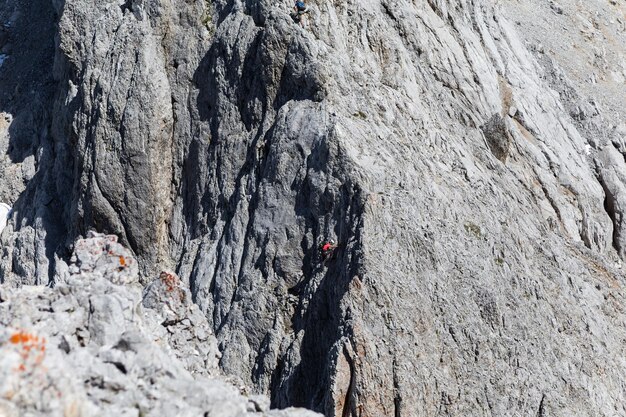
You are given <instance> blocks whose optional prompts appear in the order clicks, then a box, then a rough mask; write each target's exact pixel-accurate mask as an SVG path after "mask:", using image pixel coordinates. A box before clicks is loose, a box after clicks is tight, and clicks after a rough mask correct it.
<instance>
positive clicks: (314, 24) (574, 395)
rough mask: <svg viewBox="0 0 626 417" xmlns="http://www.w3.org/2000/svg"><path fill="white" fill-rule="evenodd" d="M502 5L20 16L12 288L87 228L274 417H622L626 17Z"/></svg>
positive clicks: (13, 116)
mask: <svg viewBox="0 0 626 417" xmlns="http://www.w3.org/2000/svg"><path fill="white" fill-rule="evenodd" d="M496 3H498V4H497V6H494V4H492V2H490V1H488V0H484V1H473V2H467V1H461V2H458V1H448V0H436V1H435V0H418V1H415V2H393V1H388V0H365V1H360V2H356V3H351V2H348V3H336V2H329V1H326V0H320V1H316V2H314V3H313V2H312V3H311V4H310V9H311V10H310V14H309V18H308V23H307V28H306V29H303V28H301V27H300V26H298V25H296V24H294V23H293V21H292V20H291V18H290V16H289V12H290V8H291V6H292V5H291V4H290V3H289V2H279V3H275V2H270V1H266V0H260V1H252V0H248V1H240V0H232V1H226V0H217V1H215V2H205V1H204V0H198V1H195V0H192V1H182V0H153V1H140V0H129V1H125V2H109V1H95V0H66V1H60V0H56V1H53V2H52V5H50V4H49V3H48V2H46V1H44V0H34V1H32V2H28V3H27V4H25V3H24V2H18V1H16V0H8V1H7V2H6V3H5V5H4V6H0V8H1V13H0V18H1V19H5V21H10V22H12V23H11V24H10V25H9V27H8V29H7V31H6V32H7V35H5V38H6V39H8V40H5V41H2V42H5V44H13V52H11V54H9V55H8V58H6V60H5V62H4V64H3V66H2V67H1V68H0V77H1V78H0V91H2V97H1V98H0V107H2V108H0V111H3V112H5V114H6V117H5V120H6V122H5V123H4V124H2V122H0V127H2V128H3V129H4V130H0V137H2V142H1V143H2V144H6V145H3V146H6V147H7V152H6V155H5V156H4V157H3V158H4V159H3V160H2V161H1V163H2V167H3V168H5V170H6V172H7V173H8V172H11V173H14V174H11V175H8V174H7V178H9V177H10V178H11V179H10V180H8V181H7V182H6V184H7V185H4V186H3V188H2V190H0V191H1V192H2V193H3V195H6V196H7V198H6V199H5V200H6V202H7V203H11V204H12V205H13V208H14V210H13V214H12V217H11V220H10V222H9V224H8V225H7V227H6V229H5V230H4V232H3V234H2V241H3V249H2V250H3V254H2V260H1V261H0V277H1V279H2V280H3V282H5V285H6V286H20V285H25V284H41V283H47V282H49V281H52V282H55V281H56V282H59V283H60V284H59V285H60V286H62V285H65V284H62V283H63V282H64V280H65V278H64V277H66V276H67V275H68V274H70V276H71V274H72V271H71V269H67V265H66V264H67V262H68V259H69V257H70V256H69V255H70V253H71V245H72V242H73V241H74V239H75V238H77V237H79V236H80V235H83V234H85V233H86V231H87V230H89V229H91V228H94V229H96V230H98V231H102V232H107V233H113V234H116V235H118V236H120V241H121V242H122V243H123V244H125V245H127V246H128V247H129V248H130V249H131V250H132V251H133V253H134V254H135V255H136V258H137V262H138V265H137V267H138V270H139V271H140V277H145V278H147V277H152V276H156V275H157V273H158V272H159V271H160V270H163V269H169V270H173V271H175V272H176V273H177V274H178V276H180V279H181V282H182V284H181V285H182V286H180V285H179V284H178V281H176V280H175V279H173V278H170V277H173V276H174V275H169V274H167V273H166V274H164V275H162V276H161V279H160V281H157V282H156V283H153V284H150V285H149V286H148V287H147V288H146V294H147V296H146V297H147V298H144V301H143V302H144V306H145V307H146V308H147V307H153V306H164V305H167V306H168V307H167V308H165V307H163V308H162V309H160V310H159V309H158V308H157V310H158V317H159V319H158V320H157V321H160V320H163V321H162V323H169V325H170V326H174V328H176V333H177V334H184V335H185V336H184V337H180V338H179V337H174V336H172V337H169V336H168V337H165V336H163V338H162V339H163V340H167V341H168V345H169V346H173V347H174V349H175V350H176V351H180V352H187V353H188V351H186V350H185V349H195V348H194V347H193V346H195V345H194V344H193V343H195V342H193V343H191V344H190V345H188V344H187V342H186V341H185V340H187V339H189V340H193V341H196V340H198V341H200V342H201V341H202V340H201V338H202V337H204V334H205V333H206V332H207V331H208V330H206V329H205V328H204V327H202V326H198V325H197V324H196V323H198V322H199V321H201V320H199V317H197V315H195V314H194V315H193V317H192V316H186V319H185V320H189V323H190V324H191V326H187V324H186V322H184V320H183V321H180V320H179V319H180V317H181V316H180V314H181V311H182V310H179V306H177V305H171V306H170V304H169V303H173V302H175V301H180V302H183V301H185V302H188V299H189V298H191V299H192V301H193V302H194V303H195V304H196V305H197V306H198V308H199V310H200V311H201V312H202V313H203V315H204V316H205V317H206V318H207V319H208V324H207V326H208V328H210V329H213V330H214V331H215V333H216V336H217V340H218V348H219V351H220V352H221V358H220V360H219V365H220V367H221V368H222V369H223V370H224V371H226V372H227V373H228V374H231V375H236V376H237V377H238V378H241V379H242V380H243V381H244V382H245V384H247V385H251V386H254V390H255V391H256V392H259V393H266V394H269V395H270V396H271V400H272V404H273V405H274V406H277V407H287V406H290V405H296V406H303V407H307V408H310V409H313V410H316V411H319V412H322V413H324V414H325V415H327V416H342V417H345V416H362V417H365V416H414V415H415V416H422V415H424V416H429V415H445V416H461V415H540V416H547V415H562V416H567V415H594V416H607V417H608V416H614V415H621V414H624V413H626V409H625V408H624V407H625V405H624V404H626V398H625V397H624V392H625V390H624V378H623V375H624V373H625V371H626V368H625V365H624V362H623V357H624V354H625V348H624V345H623V342H622V341H623V340H624V339H625V338H626V330H625V327H624V323H625V319H626V313H625V312H624V310H623V308H622V305H623V303H624V296H623V286H624V284H625V281H624V278H625V275H624V272H623V270H622V261H623V259H624V253H625V251H626V229H625V228H626V222H624V207H626V189H625V188H624V184H625V182H624V179H625V178H626V163H625V162H624V156H625V155H626V153H625V152H626V145H625V144H624V134H625V132H626V125H625V124H624V117H625V114H624V112H625V110H624V109H625V108H626V107H625V106H620V105H619V103H621V101H620V100H623V98H624V95H623V94H620V93H619V92H620V91H623V84H624V82H623V78H620V77H621V75H620V74H623V68H622V67H620V65H622V66H623V64H622V63H623V60H624V55H625V54H626V51H625V50H624V48H625V47H624V45H626V39H625V38H626V36H625V28H624V22H625V21H626V17H624V13H625V12H626V10H625V9H624V6H623V5H622V4H621V3H619V2H606V4H604V3H605V2H602V3H603V6H602V7H601V8H599V9H597V7H599V6H597V5H595V3H594V4H592V5H587V4H583V3H581V2H577V1H574V0H563V1H560V2H559V3H558V4H557V3H555V2H554V1H551V2H548V1H544V0H532V1H531V2H528V3H529V4H530V3H532V7H531V6H528V5H526V3H524V4H521V3H520V4H516V3H514V2H496ZM596 9H597V10H596ZM43 11H47V12H49V13H43ZM29 13H32V14H33V15H34V16H36V17H35V18H34V19H27V18H26V16H29ZM580 16H582V17H580ZM585 16H587V17H588V18H587V17H585ZM589 16H591V17H589ZM579 17H580V19H582V20H579ZM525 19H526V20H528V21H529V22H531V23H527V22H526V20H525ZM589 19H591V20H589ZM561 20H563V22H561ZM32 22H36V23H37V24H38V25H39V26H40V27H41V28H42V30H41V31H38V32H37V33H33V34H31V32H33V31H32V30H30V29H29V28H30V25H31V24H34V23H32ZM559 22H560V23H559ZM566 23H567V24H566ZM587 23H589V24H590V25H591V26H590V27H587ZM579 25H583V26H584V27H585V28H586V29H585V30H587V31H588V32H589V33H591V35H590V36H592V38H593V39H595V41H594V42H595V43H592V44H591V46H589V47H590V48H591V47H593V48H596V47H598V48H599V47H600V46H602V45H605V46H606V48H605V50H606V51H608V52H606V53H605V54H604V55H602V50H601V49H599V50H598V53H600V58H598V60H597V61H594V62H595V63H593V64H592V65H596V66H597V68H595V69H594V68H588V67H586V65H587V64H586V63H585V64H584V65H583V64H580V65H575V64H571V62H576V61H577V60H580V61H581V62H582V61H585V62H588V61H589V60H588V59H587V58H588V54H589V53H593V51H591V52H590V51H589V50H587V49H585V48H586V47H587V46H585V45H586V44H584V43H579V42H578V36H579V34H578V32H576V34H574V33H573V31H576V30H575V29H572V30H561V29H558V30H553V27H554V26H558V27H566V28H570V27H571V28H578V27H579ZM42 32H43V33H44V34H46V36H44V35H42ZM53 35H54V36H53ZM53 37H56V38H55V41H54V42H51V41H50V39H51V38H53ZM540 39H544V40H545V45H544V44H542V45H539V44H538V43H537V42H538V41H539V40H540ZM572 42H574V43H576V45H577V48H574V49H571V50H570V51H569V53H568V54H567V55H566V56H564V55H563V53H562V50H561V49H562V47H564V45H568V44H569V43H572ZM2 47H4V46H2ZM559 48H561V49H559ZM32 62H37V63H39V66H37V68H38V70H37V71H32V72H30V73H29V72H27V71H25V69H32V68H35V66H34V65H33V64H31V63H32ZM46 69H47V70H46ZM582 70H586V72H587V73H589V74H590V76H591V74H596V75H595V77H596V78H595V79H596V81H597V80H600V81H601V82H596V84H599V87H598V89H594V88H595V87H593V85H590V83H588V82H587V77H586V76H582V75H580V74H581V71H582ZM583 72H585V71H583ZM602 77H604V79H603V78H602ZM18 87H20V89H18V91H17V93H10V92H12V91H14V89H17V88H18ZM24 91H26V92H24ZM28 91H30V92H28ZM595 94H597V95H598V96H599V98H597V99H595V98H594V97H592V96H593V95H595ZM30 103H33V104H32V105H30ZM40 108H42V109H45V111H37V109H40ZM0 120H1V119H0ZM26 126H34V127H31V128H28V129H27V128H26ZM28 158H31V159H28ZM33 160H34V161H33ZM28 161H31V162H28ZM29 164H30V165H29ZM9 170H10V171H9ZM18 174H19V175H18ZM15 193H17V195H16V194H15ZM331 238H332V239H335V240H336V241H337V242H338V248H337V249H336V251H335V253H334V254H333V257H331V258H330V259H327V260H323V259H322V257H321V256H320V252H319V244H320V243H321V242H322V241H324V240H326V239H331ZM77 261H78V260H77ZM145 278H140V279H141V283H142V284H143V285H148V284H149V282H148V281H149V280H147V279H145ZM68 279H69V278H68ZM170 285H175V286H176V288H180V292H179V290H175V291H174V290H172V291H171V292H168V291H167V289H168V288H169V287H170ZM183 287H184V288H188V289H189V294H190V295H189V296H187V295H186V294H187V292H186V291H185V290H183V289H182V288H183ZM163 289H165V290H166V293H167V294H166V295H163V294H164V293H163ZM183 294H185V295H183ZM162 297H166V298H162ZM167 297H169V298H167ZM181 308H182V307H181ZM180 326H183V327H184V328H180ZM208 328H207V329H208ZM105 333H106V332H105ZM29 340H30V339H29ZM200 342H198V343H199V345H198V346H200V345H202V343H200ZM197 349H199V347H198V348H197ZM201 352H202V351H201ZM179 357H181V358H184V357H188V356H187V354H183V355H179ZM186 365H187V367H188V369H190V370H193V371H194V372H197V373H202V372H203V371H202V370H203V369H205V368H206V366H207V365H206V363H205V362H202V361H195V360H194V361H190V362H188V363H186Z"/></svg>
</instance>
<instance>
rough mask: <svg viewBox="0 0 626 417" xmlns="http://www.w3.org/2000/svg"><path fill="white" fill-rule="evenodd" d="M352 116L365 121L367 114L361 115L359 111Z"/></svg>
mask: <svg viewBox="0 0 626 417" xmlns="http://www.w3.org/2000/svg"><path fill="white" fill-rule="evenodd" d="M352 115H353V116H354V117H357V118H359V119H362V120H365V119H367V114H365V113H363V112H362V111H361V110H359V111H358V112H356V113H353V114H352Z"/></svg>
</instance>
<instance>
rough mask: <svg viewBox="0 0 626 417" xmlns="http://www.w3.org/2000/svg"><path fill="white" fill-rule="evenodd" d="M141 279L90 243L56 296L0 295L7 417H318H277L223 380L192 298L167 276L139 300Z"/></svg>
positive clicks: (101, 243) (120, 252)
mask: <svg viewBox="0 0 626 417" xmlns="http://www.w3.org/2000/svg"><path fill="white" fill-rule="evenodd" d="M137 271H138V269H137V262H136V261H135V259H134V258H133V257H132V255H131V254H130V252H129V251H127V250H126V249H124V248H123V247H122V246H121V245H120V244H119V243H117V238H116V237H115V236H104V235H96V234H91V236H90V237H89V238H88V239H85V240H79V241H78V242H77V243H76V249H75V252H74V256H73V257H72V263H71V265H70V268H69V271H68V274H67V277H66V279H64V282H62V283H59V284H57V285H56V287H55V288H54V289H50V288H46V287H43V286H25V287H22V288H20V289H7V288H3V287H0V291H1V292H0V323H1V324H2V330H0V376H1V377H0V414H1V415H2V416H6V417H18V416H19V417H23V416H113V415H124V416H139V415H144V416H163V415H168V416H199V415H212V416H233V417H234V416H237V417H240V416H244V415H245V416H259V417H260V416H268V417H270V416H275V417H280V416H284V417H288V416H294V417H295V416H302V417H305V416H311V417H312V416H314V415H315V414H314V413H310V412H307V411H304V410H295V409H294V410H288V411H285V412H279V411H271V412H270V411H269V410H268V409H267V405H268V403H266V402H264V401H263V400H262V398H256V397H251V398H250V399H247V398H245V397H243V396H242V395H241V394H240V393H239V391H238V390H237V389H236V388H235V387H233V386H230V385H228V384H226V383H225V382H223V381H220V380H219V379H216V377H219V376H220V373H219V371H218V369H217V358H218V355H219V352H218V350H217V344H216V340H215V337H214V336H213V334H212V332H211V330H210V329H209V328H208V323H207V321H206V318H205V317H204V316H203V315H202V314H201V313H200V311H199V310H198V308H197V306H195V305H194V304H192V303H191V301H190V299H189V297H188V295H187V294H188V290H186V289H184V288H182V287H181V286H180V281H179V280H178V278H177V277H176V276H175V275H173V274H171V273H163V274H162V275H161V276H160V277H159V278H158V279H156V280H154V281H153V282H152V283H151V284H150V285H149V286H148V287H147V288H146V290H145V291H143V293H144V294H143V301H142V288H141V286H140V285H139V284H138V281H139V280H138V274H137ZM182 340H184V341H185V343H181V342H182ZM168 353H169V355H168ZM172 356H175V357H176V358H177V359H174V358H173V357H172ZM192 374H195V376H196V378H194V377H193V376H192ZM209 377H210V379H208V378H209Z"/></svg>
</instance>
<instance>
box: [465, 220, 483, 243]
mask: <svg viewBox="0 0 626 417" xmlns="http://www.w3.org/2000/svg"><path fill="white" fill-rule="evenodd" d="M464 227H465V231H466V232H467V233H468V234H471V235H474V236H475V237H477V238H478V239H480V238H481V237H482V235H483V234H482V232H481V230H480V227H478V225H476V224H474V223H472V222H467V223H465V226H464Z"/></svg>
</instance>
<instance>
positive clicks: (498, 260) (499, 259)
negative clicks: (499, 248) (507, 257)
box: [494, 256, 504, 266]
mask: <svg viewBox="0 0 626 417" xmlns="http://www.w3.org/2000/svg"><path fill="white" fill-rule="evenodd" d="M494 261H495V263H496V264H497V265H498V266H502V265H504V258H502V257H500V256H496V257H495V258H494Z"/></svg>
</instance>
